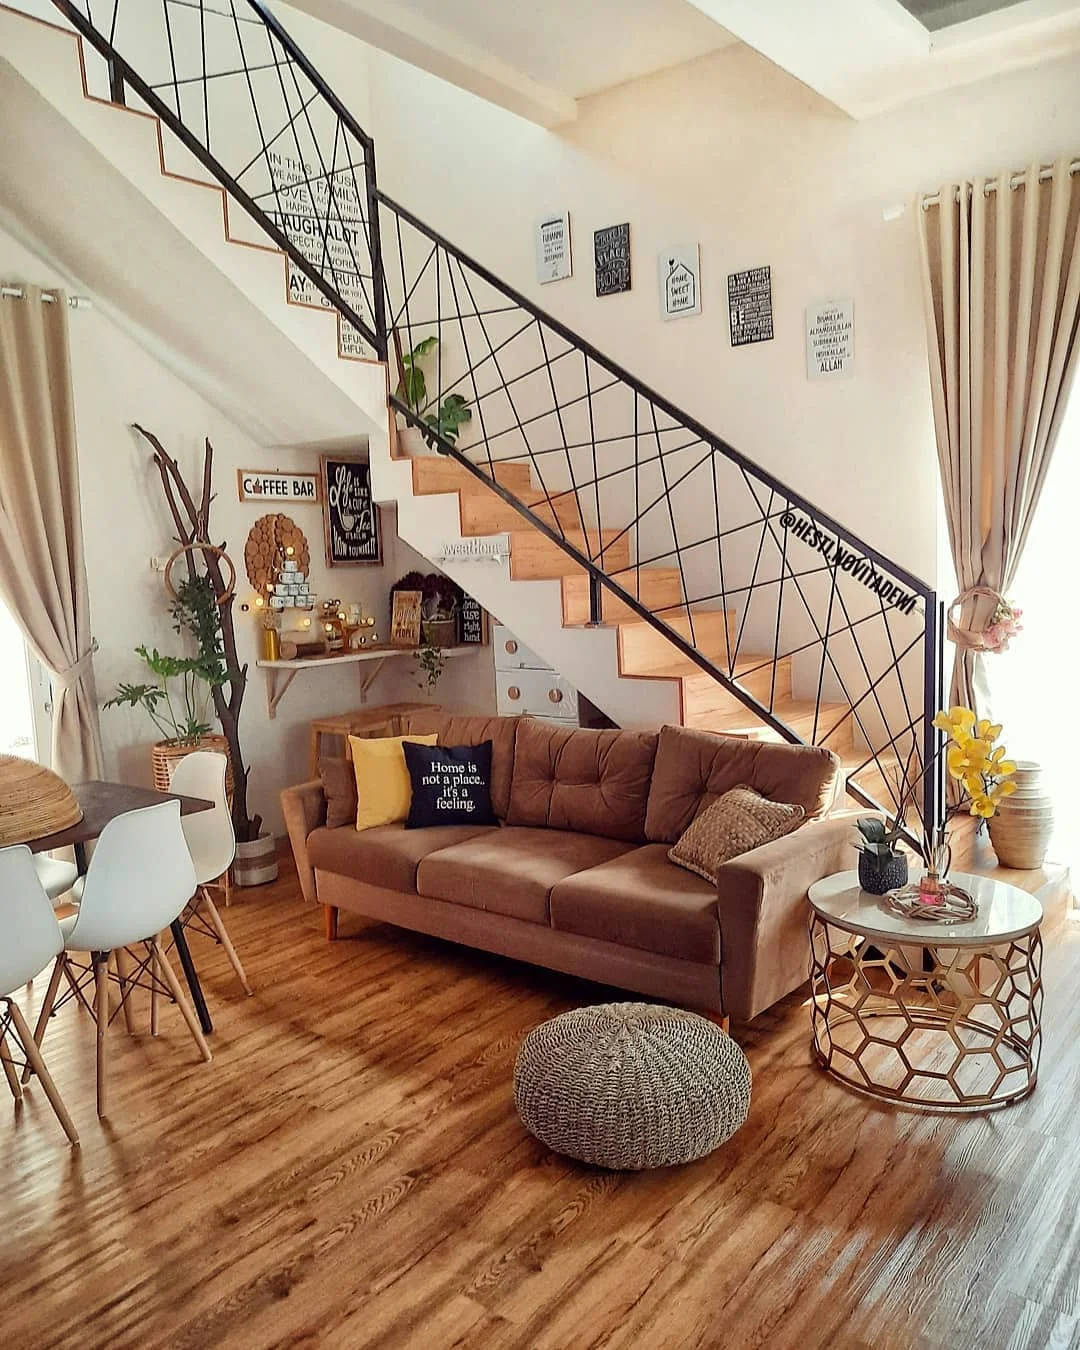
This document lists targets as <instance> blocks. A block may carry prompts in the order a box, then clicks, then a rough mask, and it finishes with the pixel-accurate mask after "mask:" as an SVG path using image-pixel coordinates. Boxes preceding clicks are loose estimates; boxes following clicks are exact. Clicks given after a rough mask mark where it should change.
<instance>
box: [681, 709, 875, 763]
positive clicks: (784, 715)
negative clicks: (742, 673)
mask: <svg viewBox="0 0 1080 1350" xmlns="http://www.w3.org/2000/svg"><path fill="white" fill-rule="evenodd" d="M846 708H847V705H846V704H844V703H821V704H818V705H815V704H814V703H813V702H811V701H810V700H809V699H792V698H785V699H777V701H776V703H775V704H774V705H773V716H774V717H775V718H776V719H777V720H778V721H780V722H783V723H785V725H787V726H789V727H790V728H791V730H792V731H794V732H795V733H796V734H797V735H799V736H800V737H802V739H803V740H804V741H806V742H807V743H808V744H818V745H821V744H822V743H823V738H824V737H825V735H826V733H828V732H830V731H831V732H832V735H831V736H829V738H828V740H827V741H825V742H824V743H825V744H826V746H827V748H828V749H830V750H834V751H835V752H836V753H837V754H840V753H841V747H843V746H848V745H850V744H851V737H852V731H851V719H850V718H848V719H847V720H846V721H844V722H841V718H842V717H843V715H844V712H845V710H846ZM815 716H816V720H817V737H816V740H813V739H812V737H813V733H814V722H815ZM838 724H839V725H838ZM690 725H693V726H698V727H701V729H702V730H706V731H719V732H723V733H724V734H725V735H728V736H747V737H750V738H751V739H754V740H776V741H781V740H783V739H784V738H783V737H782V736H781V735H780V733H779V732H778V731H777V730H776V729H775V728H774V727H771V726H770V725H769V724H768V723H767V722H761V721H759V720H758V718H757V717H756V715H755V714H754V713H753V711H752V710H751V709H750V708H745V707H744V708H740V710H739V711H737V712H730V713H718V714H710V715H706V716H704V717H702V718H700V719H698V718H695V719H694V720H693V721H692V722H691V723H690ZM834 727H835V728H836V729H835V730H833V728H834ZM867 753H869V752H867ZM856 762H858V761H856Z"/></svg>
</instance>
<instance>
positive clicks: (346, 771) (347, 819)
mask: <svg viewBox="0 0 1080 1350" xmlns="http://www.w3.org/2000/svg"><path fill="white" fill-rule="evenodd" d="M319 777H320V778H321V779H322V785H323V793H324V795H325V796H326V828H327V829H329V830H337V829H340V827H341V826H342V825H355V824H356V774H355V773H354V772H353V766H352V765H351V764H350V763H349V761H348V760H347V759H331V758H326V759H320V760H319Z"/></svg>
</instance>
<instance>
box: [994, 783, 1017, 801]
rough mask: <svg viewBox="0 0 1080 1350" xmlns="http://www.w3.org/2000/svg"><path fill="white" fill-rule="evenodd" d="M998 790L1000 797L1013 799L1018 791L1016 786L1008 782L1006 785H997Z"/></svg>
mask: <svg viewBox="0 0 1080 1350" xmlns="http://www.w3.org/2000/svg"><path fill="white" fill-rule="evenodd" d="M997 790H998V796H999V797H1011V796H1012V795H1013V793H1014V792H1015V791H1016V784H1015V783H1011V782H1009V781H1008V780H1006V781H1005V782H1004V783H999V784H998V785H997Z"/></svg>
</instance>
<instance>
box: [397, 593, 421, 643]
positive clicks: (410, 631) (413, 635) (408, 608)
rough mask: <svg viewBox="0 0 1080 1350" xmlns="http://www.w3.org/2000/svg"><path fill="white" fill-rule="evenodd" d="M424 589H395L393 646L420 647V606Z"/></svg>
mask: <svg viewBox="0 0 1080 1350" xmlns="http://www.w3.org/2000/svg"><path fill="white" fill-rule="evenodd" d="M423 599H424V593H423V591H395V592H394V595H393V608H392V609H391V611H390V645H391V646H392V647H419V645H420V606H421V604H422V603H423Z"/></svg>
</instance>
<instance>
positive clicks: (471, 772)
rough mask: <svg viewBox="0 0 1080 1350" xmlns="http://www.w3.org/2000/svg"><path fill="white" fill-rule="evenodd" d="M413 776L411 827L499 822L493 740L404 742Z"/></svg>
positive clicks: (412, 828)
mask: <svg viewBox="0 0 1080 1350" xmlns="http://www.w3.org/2000/svg"><path fill="white" fill-rule="evenodd" d="M401 748H402V750H404V752H405V765H406V767H407V768H408V770H409V777H410V778H411V779H412V805H411V806H410V808H409V818H408V820H406V822H405V828H406V829H407V830H423V829H426V828H427V827H428V826H429V825H498V823H499V821H498V818H497V817H496V815H495V812H494V810H493V809H492V806H491V742H490V741H482V742H481V743H480V744H479V745H455V746H446V745H413V744H411V743H410V742H409V741H406V742H405V743H404V744H403V745H402V747H401Z"/></svg>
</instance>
